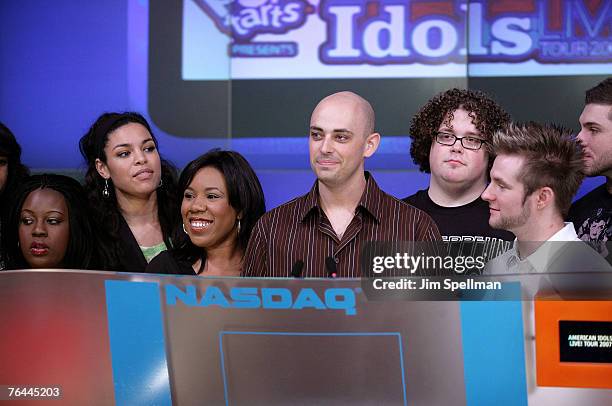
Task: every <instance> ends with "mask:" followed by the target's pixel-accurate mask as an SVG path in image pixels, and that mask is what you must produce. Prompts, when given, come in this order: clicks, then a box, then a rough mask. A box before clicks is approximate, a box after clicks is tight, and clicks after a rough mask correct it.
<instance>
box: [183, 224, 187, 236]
mask: <svg viewBox="0 0 612 406" xmlns="http://www.w3.org/2000/svg"><path fill="white" fill-rule="evenodd" d="M183 232H184V233H185V234H187V230H185V223H183Z"/></svg>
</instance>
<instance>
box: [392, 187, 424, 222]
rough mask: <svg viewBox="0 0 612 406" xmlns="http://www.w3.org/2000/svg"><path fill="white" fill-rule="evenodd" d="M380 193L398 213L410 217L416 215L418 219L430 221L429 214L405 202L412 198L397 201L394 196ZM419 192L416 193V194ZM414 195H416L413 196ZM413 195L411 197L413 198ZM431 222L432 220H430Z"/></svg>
mask: <svg viewBox="0 0 612 406" xmlns="http://www.w3.org/2000/svg"><path fill="white" fill-rule="evenodd" d="M381 192H382V195H383V196H384V198H385V199H387V201H388V202H389V203H392V204H393V205H394V206H395V207H396V209H397V210H398V211H399V212H400V213H409V214H412V215H416V216H418V217H425V218H427V219H430V218H431V216H430V215H429V214H427V212H426V211H425V210H423V209H422V208H420V207H419V206H417V205H415V204H412V203H410V202H407V201H406V200H407V199H408V198H410V197H412V196H409V197H407V198H405V199H398V198H397V197H395V196H392V195H390V194H388V193H386V192H383V191H381ZM418 193H419V192H417V194H418ZM415 195H416V194H415ZM415 195H413V196H415ZM432 221H433V220H432Z"/></svg>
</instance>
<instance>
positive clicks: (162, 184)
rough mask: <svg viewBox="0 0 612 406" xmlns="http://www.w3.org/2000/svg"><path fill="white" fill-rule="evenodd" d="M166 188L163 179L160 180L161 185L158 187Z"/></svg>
mask: <svg viewBox="0 0 612 406" xmlns="http://www.w3.org/2000/svg"><path fill="white" fill-rule="evenodd" d="M162 186H164V180H163V179H162V178H159V185H158V186H157V187H162Z"/></svg>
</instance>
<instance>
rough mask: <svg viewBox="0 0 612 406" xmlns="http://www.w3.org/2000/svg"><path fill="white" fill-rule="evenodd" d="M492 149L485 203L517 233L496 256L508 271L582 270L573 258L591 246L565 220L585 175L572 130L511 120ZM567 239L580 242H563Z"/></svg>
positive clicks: (492, 218) (501, 224)
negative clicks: (510, 123) (493, 152)
mask: <svg viewBox="0 0 612 406" xmlns="http://www.w3.org/2000/svg"><path fill="white" fill-rule="evenodd" d="M493 149H494V151H495V153H496V154H497V156H496V158H495V161H494V162H493V167H492V169H491V183H490V184H489V186H488V187H487V189H486V190H485V191H484V193H483V194H482V198H483V199H484V200H485V201H487V202H488V203H489V212H490V215H489V224H490V225H491V227H493V228H498V229H503V230H508V231H511V232H512V233H513V234H514V235H515V236H516V240H515V241H514V245H513V247H512V248H511V249H510V250H508V251H506V252H505V253H504V254H502V255H501V256H500V257H498V258H496V259H495V261H494V262H496V263H497V265H500V264H501V266H502V269H504V270H506V271H508V272H509V273H537V272H547V271H553V270H554V271H560V270H561V268H562V269H563V271H578V270H583V269H579V266H577V265H576V264H575V261H580V260H581V258H584V256H585V255H586V256H589V255H591V254H593V253H594V251H593V250H591V249H590V248H589V247H588V246H587V245H586V244H584V243H583V242H581V240H580V239H579V238H578V237H577V236H576V232H575V230H574V226H573V224H572V223H565V222H564V221H563V219H564V218H565V217H566V216H567V212H568V210H569V208H570V205H571V203H572V198H573V197H574V195H575V194H576V191H577V190H578V187H579V186H580V183H581V182H582V179H583V178H584V164H583V152H582V150H581V148H580V147H579V146H578V144H577V143H576V142H575V140H574V139H573V138H572V135H571V132H570V131H568V130H566V129H564V128H562V127H558V126H555V125H540V124H537V123H533V122H532V123H527V124H512V125H510V126H508V128H506V129H504V130H502V131H498V132H497V133H495V135H494V136H493ZM568 241H576V242H580V243H579V244H571V246H568V245H567V244H564V242H568ZM545 242H546V243H547V244H545ZM555 242H556V243H555ZM549 243H550V244H549ZM562 248H563V249H562ZM569 248H571V249H569ZM596 257H597V259H599V260H601V261H600V262H597V261H595V262H591V265H593V266H594V267H595V268H597V270H601V269H606V268H607V264H606V262H605V261H604V260H603V258H601V257H599V256H596ZM574 265H576V266H574ZM574 268H576V269H574Z"/></svg>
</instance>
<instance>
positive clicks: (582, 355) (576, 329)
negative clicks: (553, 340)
mask: <svg viewBox="0 0 612 406" xmlns="http://www.w3.org/2000/svg"><path fill="white" fill-rule="evenodd" d="M559 340H560V341H559V343H560V355H561V362H597V363H609V364H612V321H566V320H562V321H559Z"/></svg>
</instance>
